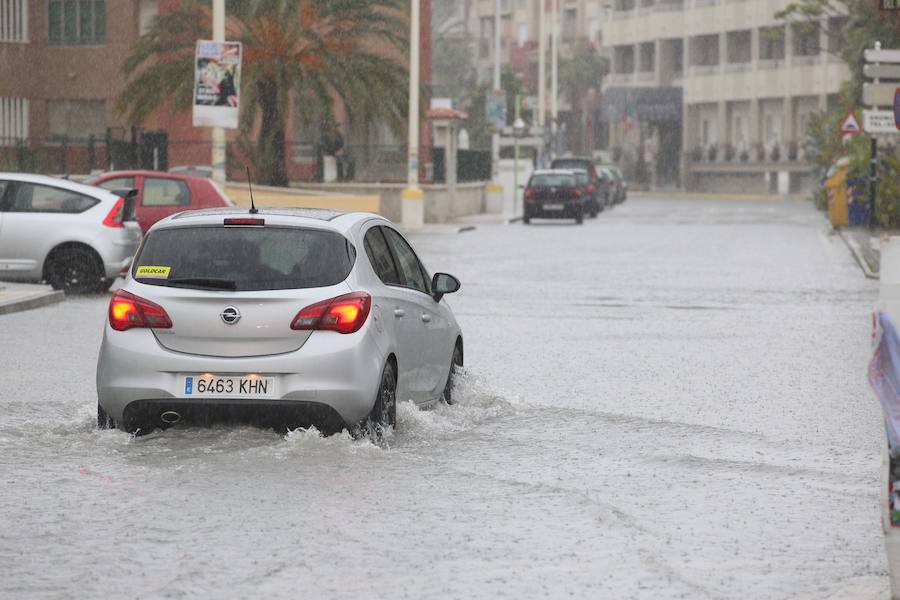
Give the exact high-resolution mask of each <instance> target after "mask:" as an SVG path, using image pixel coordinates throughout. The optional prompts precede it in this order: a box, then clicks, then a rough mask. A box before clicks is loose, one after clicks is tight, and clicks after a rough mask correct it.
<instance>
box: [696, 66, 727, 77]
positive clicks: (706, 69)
mask: <svg viewBox="0 0 900 600" xmlns="http://www.w3.org/2000/svg"><path fill="white" fill-rule="evenodd" d="M721 72H722V67H721V65H691V70H690V73H691V75H697V76H701V75H718V74H719V73H721Z"/></svg>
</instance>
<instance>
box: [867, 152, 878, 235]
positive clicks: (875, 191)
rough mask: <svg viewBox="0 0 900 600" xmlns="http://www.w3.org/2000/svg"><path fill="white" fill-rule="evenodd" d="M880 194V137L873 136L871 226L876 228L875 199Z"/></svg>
mask: <svg viewBox="0 0 900 600" xmlns="http://www.w3.org/2000/svg"><path fill="white" fill-rule="evenodd" d="M877 195H878V139H877V138H875V137H874V136H873V137H872V159H871V160H870V161H869V228H870V229H875V199H876V196H877Z"/></svg>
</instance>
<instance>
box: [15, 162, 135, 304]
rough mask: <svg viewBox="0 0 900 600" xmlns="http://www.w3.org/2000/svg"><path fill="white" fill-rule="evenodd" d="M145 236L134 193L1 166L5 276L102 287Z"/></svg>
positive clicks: (73, 287) (83, 288)
mask: <svg viewBox="0 0 900 600" xmlns="http://www.w3.org/2000/svg"><path fill="white" fill-rule="evenodd" d="M140 241H141V230H140V227H138V224H137V221H135V220H134V200H133V199H131V198H130V199H127V200H126V199H125V198H123V197H122V196H121V195H119V194H115V193H112V192H109V191H107V190H103V189H100V188H96V187H93V186H89V185H81V184H79V183H74V182H71V181H67V180H65V179H58V178H55V177H45V176H43V175H26V174H21V173H0V279H7V280H14V281H47V282H48V283H50V285H52V286H53V287H54V288H56V289H61V290H65V291H67V292H73V293H89V292H98V291H103V290H106V289H108V288H109V286H110V284H111V283H112V282H113V280H114V279H115V278H116V277H117V276H118V275H119V274H120V273H121V271H122V270H123V269H125V268H127V267H128V263H129V261H130V260H131V257H132V256H134V253H135V251H136V250H137V247H138V245H139V244H140Z"/></svg>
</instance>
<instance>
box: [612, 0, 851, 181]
mask: <svg viewBox="0 0 900 600" xmlns="http://www.w3.org/2000/svg"><path fill="white" fill-rule="evenodd" d="M789 3H790V0H615V1H614V2H613V4H612V6H611V10H609V11H608V13H607V14H608V18H607V19H605V20H604V23H603V41H604V45H605V46H606V47H608V48H610V49H611V57H612V74H611V76H610V77H608V78H607V81H606V82H605V85H604V90H605V92H606V94H605V98H606V99H607V100H610V101H613V102H611V103H608V104H607V108H608V109H609V110H607V114H608V115H609V117H610V120H611V121H612V123H611V130H612V135H611V141H610V143H611V145H618V144H623V143H624V142H626V141H627V137H628V132H627V130H628V129H629V126H630V129H635V126H634V123H633V121H632V120H629V119H628V118H627V117H628V116H630V115H628V114H627V108H628V107H623V106H615V105H614V101H615V100H616V99H617V98H625V97H627V96H626V95H625V94H624V93H623V90H625V89H628V88H643V89H642V90H638V91H637V92H632V96H631V97H630V99H631V100H637V104H636V106H634V108H633V111H635V112H636V113H637V115H636V118H637V119H638V120H639V121H644V122H645V126H644V127H643V136H640V134H638V136H639V137H638V144H639V145H640V137H643V138H644V143H643V145H644V147H645V152H644V154H645V158H653V159H654V160H655V161H656V162H657V164H656V165H655V167H656V168H655V171H656V173H655V174H656V176H657V177H658V178H661V179H663V182H665V180H666V179H668V178H669V177H666V176H667V175H669V176H670V175H671V174H672V172H673V169H672V167H673V165H671V164H668V165H667V164H664V163H665V161H662V163H663V164H660V162H661V160H660V159H664V157H663V156H661V154H662V153H663V151H664V150H665V151H667V152H669V157H668V160H669V161H671V160H672V149H671V146H673V145H674V144H673V142H674V140H671V139H668V140H667V139H665V138H666V135H665V134H663V135H662V136H660V132H659V130H660V129H662V128H661V127H654V126H653V125H652V124H653V123H654V116H653V114H652V112H653V106H652V105H653V103H654V100H655V98H664V99H665V101H666V102H671V101H672V99H673V98H677V96H678V92H677V91H676V90H680V95H681V104H682V109H681V112H682V119H681V124H680V125H681V129H682V132H681V149H682V153H681V157H680V163H681V173H682V175H683V177H684V181H683V184H684V185H685V186H686V187H688V188H691V189H698V190H716V191H719V190H722V189H735V190H742V191H754V192H776V191H777V192H786V191H799V190H800V189H802V188H803V187H806V186H808V185H809V183H810V182H809V167H808V166H807V165H806V164H805V163H804V162H803V142H804V139H805V137H806V132H807V126H808V122H809V115H810V113H812V112H815V111H820V110H826V109H827V108H828V107H829V106H831V105H833V103H834V101H835V98H836V94H837V92H838V89H839V87H840V85H841V83H842V82H843V81H845V80H846V79H848V78H849V72H848V69H847V67H846V66H845V65H844V64H843V63H842V62H841V59H840V57H839V56H838V54H839V51H840V47H841V36H840V35H839V33H838V32H840V30H841V29H842V28H843V26H844V25H845V23H846V17H832V18H830V19H827V20H823V21H822V22H821V23H819V27H818V28H801V27H792V26H789V27H785V25H784V23H783V22H781V21H779V20H777V19H776V18H775V14H776V13H777V12H778V11H779V10H781V9H784V8H785V7H786V6H787V5H788V4H789ZM667 89H668V90H669V92H668V93H665V94H663V93H661V92H660V91H659V90H667ZM635 94H636V95H635ZM645 103H646V104H647V105H648V108H650V110H649V111H648V112H650V113H651V114H650V115H649V116H648V117H647V119H646V120H645V119H642V117H641V114H640V113H641V109H642V107H643V105H644V104H645ZM616 109H619V110H618V111H617V110H616ZM623 112H624V113H626V114H625V115H624V116H625V117H626V118H622V117H623V115H622V113H623ZM648 121H649V123H650V124H651V125H650V126H649V127H648V126H647V124H646V123H647V122H648ZM667 125H668V126H669V127H671V126H674V123H671V122H669V123H668V124H667ZM632 137H633V136H632ZM666 146H668V147H666ZM647 147H649V148H650V151H649V152H648V151H647ZM654 150H655V155H654V152H653V151H654Z"/></svg>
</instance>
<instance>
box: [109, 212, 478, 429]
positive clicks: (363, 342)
mask: <svg viewBox="0 0 900 600" xmlns="http://www.w3.org/2000/svg"><path fill="white" fill-rule="evenodd" d="M458 289H459V281H458V280H457V279H456V278H454V277H453V276H451V275H447V274H444V273H437V274H435V275H434V277H428V275H427V272H426V270H425V267H424V266H423V265H422V263H421V262H420V261H419V259H418V258H417V256H416V253H415V252H414V251H413V249H412V247H411V246H410V245H409V243H408V242H407V241H406V240H405V239H404V237H403V236H402V235H401V234H400V233H399V232H398V231H397V230H396V229H395V228H394V226H393V225H392V224H391V223H390V222H389V221H387V220H385V219H383V218H381V217H379V216H377V215H373V214H367V213H339V212H334V211H328V210H314V209H260V211H259V212H258V213H257V214H248V212H247V211H246V210H243V209H236V208H223V209H209V210H200V211H189V212H184V213H180V214H177V215H174V216H172V217H168V218H166V219H164V220H162V221H160V222H158V223H157V224H156V225H154V226H153V227H152V228H151V229H150V230H149V231H148V232H147V235H146V237H145V239H144V242H143V244H142V245H141V248H140V250H139V251H138V254H137V256H136V257H135V260H134V264H133V265H132V268H131V272H130V273H129V274H128V276H127V277H126V279H125V283H124V285H123V286H122V288H121V289H120V290H119V291H117V292H116V293H115V294H114V296H113V298H112V299H111V301H110V305H109V317H108V320H107V323H106V326H105V330H104V333H103V342H102V345H101V348H100V356H99V359H98V363H97V392H98V406H97V419H98V424H99V426H100V427H101V428H110V427H118V428H120V429H124V430H126V431H129V432H135V433H146V432H149V431H152V430H153V429H155V428H166V427H168V426H170V425H173V424H175V423H178V422H182V421H185V422H190V423H196V424H200V425H205V424H209V423H213V422H220V421H224V422H247V423H251V424H256V425H259V426H262V427H273V428H278V429H285V428H287V429H293V428H297V427H308V426H311V425H314V426H316V427H317V428H319V429H320V430H322V431H324V432H329V433H330V432H335V431H340V430H342V429H344V428H351V429H352V428H354V427H356V426H358V425H362V426H363V427H365V428H367V429H368V431H370V432H371V431H376V432H383V430H384V428H386V427H388V426H391V425H393V424H394V423H395V419H396V400H398V399H399V400H412V401H414V402H416V403H417V404H420V405H429V404H433V403H435V402H438V401H440V400H441V399H443V400H445V401H447V402H451V401H452V387H453V375H454V371H455V369H456V367H458V366H459V365H462V362H463V340H462V334H461V332H460V328H459V325H457V323H456V319H455V318H454V317H453V313H452V312H451V311H450V307H449V306H448V305H447V303H446V301H445V300H443V296H444V294H448V293H452V292H455V291H457V290H458Z"/></svg>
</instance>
